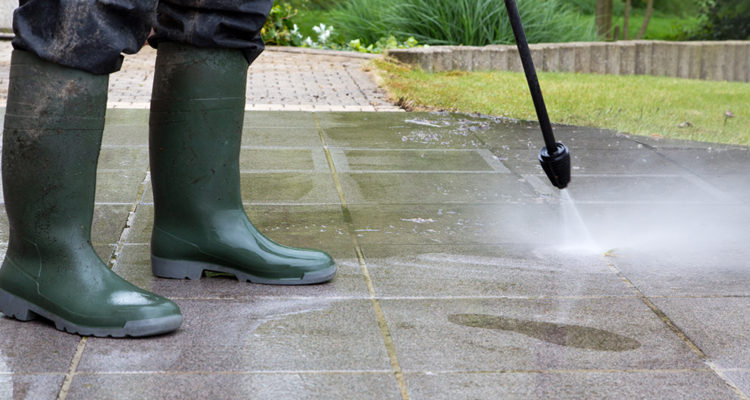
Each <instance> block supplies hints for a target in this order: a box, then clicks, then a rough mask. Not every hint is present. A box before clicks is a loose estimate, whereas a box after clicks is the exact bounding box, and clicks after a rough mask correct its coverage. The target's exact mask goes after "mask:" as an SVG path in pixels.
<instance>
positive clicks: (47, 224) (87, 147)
mask: <svg viewBox="0 0 750 400" xmlns="http://www.w3.org/2000/svg"><path fill="white" fill-rule="evenodd" d="M43 3H47V5H48V7H50V8H51V9H50V8H45V12H44V13H42V14H37V15H36V16H37V17H39V19H35V18H34V16H35V14H34V12H35V10H40V9H38V8H37V9H35V7H40V6H42V5H45V4H43ZM94 3H95V2H94V1H91V2H84V1H77V2H75V3H73V2H72V1H70V2H68V1H64V0H59V1H56V2H50V1H47V2H44V1H36V0H30V1H25V2H23V5H22V6H21V8H20V9H19V10H18V11H17V12H16V17H17V18H16V27H17V28H19V29H18V30H17V32H18V33H19V35H18V36H17V38H16V42H18V43H21V44H22V46H23V45H24V44H25V45H29V44H31V45H32V46H31V49H30V51H24V50H21V49H16V50H14V51H13V56H12V59H11V68H10V79H9V88H8V100H7V109H6V113H5V124H4V132H3V146H2V152H3V155H2V172H3V174H2V175H3V176H2V179H3V193H4V198H5V209H6V212H7V214H8V225H9V227H10V229H9V231H10V232H9V235H8V236H9V241H8V248H7V251H6V253H5V259H4V261H3V264H2V267H0V312H2V313H3V314H4V315H6V316H9V317H15V318H16V319H19V320H23V321H27V320H30V319H33V318H35V317H37V316H41V317H44V318H46V319H49V320H51V321H53V322H54V323H55V326H56V327H57V329H60V330H65V331H67V332H72V333H79V334H81V335H94V336H117V337H120V336H148V335H154V334H159V333H165V332H169V331H173V330H175V329H177V328H178V327H179V326H180V324H181V322H182V315H181V313H180V310H179V308H178V307H177V305H176V304H174V303H173V302H171V301H170V300H168V299H165V298H163V297H160V296H157V295H155V294H153V293H149V292H147V291H145V290H141V289H139V288H138V287H136V286H134V285H132V284H130V283H129V282H127V281H125V280H124V279H122V278H120V277H119V276H118V275H116V274H115V273H114V272H112V271H111V270H110V269H109V268H108V267H107V265H106V264H105V263H104V262H102V260H101V259H100V258H99V256H98V255H97V253H96V252H95V251H94V248H93V245H92V241H91V223H92V219H93V211H94V198H95V188H96V169H97V160H98V156H99V149H100V144H101V140H102V130H103V128H104V115H105V111H106V106H107V83H108V78H109V77H108V75H107V74H106V72H111V70H112V69H113V68H116V67H117V65H119V64H118V63H119V53H118V52H117V51H115V52H112V51H110V50H107V49H104V50H103V49H102V46H104V45H105V44H106V43H105V42H97V43H94V44H92V43H93V42H92V40H94V39H92V38H89V37H88V36H89V34H91V33H92V32H94V33H96V32H97V29H99V28H102V27H103V26H105V25H107V24H106V23H107V21H106V20H102V19H99V17H101V15H100V14H101V13H102V8H104V7H103V6H101V4H100V3H101V2H96V5H97V7H94ZM110 3H111V4H114V3H116V2H115V1H110ZM84 4H88V7H89V8H88V9H87V8H86V7H84ZM87 10H88V11H91V12H90V13H88V11H87ZM115 11H116V10H115ZM37 12H38V11H37ZM45 13H49V14H45ZM52 15H55V16H57V17H58V18H59V19H55V18H52V17H51V16H52ZM74 15H76V16H77V17H80V19H76V18H74ZM117 22H118V20H117V19H116V18H115V19H114V20H113V21H112V24H111V25H108V26H110V27H116V26H117ZM68 24H73V26H76V27H78V28H80V31H78V32H72V31H70V30H67V29H63V27H70V26H69V25H68ZM58 31H59V32H60V36H59V37H56V36H54V32H58ZM84 37H85V38H84ZM78 38H84V39H81V40H79V39H78ZM102 39H104V38H103V37H100V38H99V39H97V40H102ZM87 46H94V47H87ZM63 49H67V50H63ZM89 50H90V51H93V52H94V53H96V54H95V56H92V57H89V56H90V55H91V54H92V53H90V52H89ZM118 51H119V50H118ZM35 52H39V53H41V54H43V55H46V56H47V57H48V58H53V59H56V60H61V61H63V62H66V63H71V64H74V65H77V66H78V67H79V68H72V67H68V66H64V65H61V64H59V63H56V62H51V61H47V60H44V59H42V58H40V57H39V56H37V55H36V54H35ZM97 52H101V54H100V53H97ZM85 69H90V70H97V71H102V72H104V73H102V74H93V73H91V72H89V71H86V70H85Z"/></svg>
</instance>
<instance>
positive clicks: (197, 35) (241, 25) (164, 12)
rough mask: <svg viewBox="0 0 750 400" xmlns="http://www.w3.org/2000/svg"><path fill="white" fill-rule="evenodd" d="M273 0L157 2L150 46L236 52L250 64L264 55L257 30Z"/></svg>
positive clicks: (261, 41) (180, 0)
mask: <svg viewBox="0 0 750 400" xmlns="http://www.w3.org/2000/svg"><path fill="white" fill-rule="evenodd" d="M272 6H273V0H160V1H159V7H158V12H157V19H156V23H155V25H154V31H155V35H154V36H152V37H151V38H149V43H150V44H151V45H152V46H154V47H158V45H159V43H160V42H176V43H183V44H188V45H192V46H195V47H200V48H212V49H237V50H241V51H242V54H243V55H244V56H245V59H246V60H247V62H248V63H249V64H251V63H252V62H253V61H254V60H255V58H257V57H258V56H259V55H260V53H261V52H262V51H263V40H262V39H261V38H260V30H261V28H263V24H264V23H265V22H266V18H267V17H268V13H269V12H270V11H271V7H272Z"/></svg>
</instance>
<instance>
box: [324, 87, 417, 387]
mask: <svg viewBox="0 0 750 400" xmlns="http://www.w3.org/2000/svg"><path fill="white" fill-rule="evenodd" d="M358 86H359V85H358ZM360 90H361V89H360ZM313 118H314V119H315V126H316V127H317V129H318V135H319V136H320V141H321V143H322V145H323V151H324V152H325V154H326V159H327V161H328V167H329V168H330V170H331V171H330V172H331V177H332V178H333V182H334V184H335V185H336V190H337V191H338V195H339V199H340V200H341V212H342V213H343V214H344V221H345V222H346V224H347V225H348V227H349V236H350V237H351V240H352V244H353V245H354V250H355V252H356V254H357V261H358V262H359V265H360V268H361V269H362V275H363V276H364V278H365V283H366V285H367V291H368V293H369V294H370V301H371V302H372V308H373V311H374V312H375V317H376V319H377V322H378V327H379V328H380V335H381V337H382V338H383V343H384V344H385V348H386V352H387V353H388V359H389V360H390V364H391V369H392V370H393V375H394V377H395V378H396V383H397V384H398V389H399V392H400V394H401V399H402V400H410V397H409V389H408V387H407V385H406V378H405V377H404V373H403V371H402V369H401V365H400V363H399V361H398V356H397V355H396V346H395V344H394V343H393V337H392V336H391V331H390V329H389V328H388V321H387V320H386V318H385V313H384V312H383V308H382V307H381V306H380V300H378V298H377V296H376V293H375V286H374V285H373V283H372V277H371V276H370V272H369V270H368V268H367V263H366V262H365V257H364V253H363V252H362V248H361V247H360V245H359V240H357V235H356V234H355V232H354V221H353V219H352V215H351V212H350V211H349V206H348V204H347V201H346V196H345V195H344V188H343V186H341V180H340V179H339V176H338V173H337V172H336V166H335V164H334V163H333V156H332V155H331V152H330V150H329V148H328V144H327V143H326V139H325V135H324V134H323V128H322V127H321V126H320V120H318V117H317V115H315V114H314V113H313Z"/></svg>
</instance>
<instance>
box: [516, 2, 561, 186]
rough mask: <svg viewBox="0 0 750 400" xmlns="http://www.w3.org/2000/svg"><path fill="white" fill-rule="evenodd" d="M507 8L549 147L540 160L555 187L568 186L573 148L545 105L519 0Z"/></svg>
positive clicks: (540, 153) (540, 123) (543, 133)
mask: <svg viewBox="0 0 750 400" xmlns="http://www.w3.org/2000/svg"><path fill="white" fill-rule="evenodd" d="M505 9H506V10H508V18H510V26H511V27H512V28H513V34H514V35H515V37H516V46H518V54H519V55H520V56H521V64H523V70H524V72H525V73H526V82H528V83H529V91H530V92H531V98H532V99H533V100H534V108H535V109H536V116H537V118H538V119H539V126H540V127H541V128H542V136H544V144H545V147H542V150H541V151H540V152H539V163H540V164H541V165H542V169H543V170H544V173H546V174H547V177H548V178H549V180H550V182H552V184H553V185H554V186H555V187H557V188H559V189H564V188H565V187H566V186H568V183H570V150H568V148H567V147H565V145H564V144H562V143H560V142H556V141H555V135H554V134H553V132H552V124H550V122H549V116H548V115H547V107H545V105H544V97H542V89H541V88H540V87H539V79H538V78H537V76H536V69H535V68H534V61H533V60H532V59H531V51H529V44H528V43H527V42H526V33H525V32H524V30H523V24H522V23H521V15H520V14H519V13H518V6H516V1H515V0H505ZM550 149H551V150H550Z"/></svg>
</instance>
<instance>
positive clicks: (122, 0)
mask: <svg viewBox="0 0 750 400" xmlns="http://www.w3.org/2000/svg"><path fill="white" fill-rule="evenodd" d="M156 4H157V0H107V1H106V2H104V1H98V0H21V1H20V6H19V7H18V8H17V9H16V11H15V12H14V14H13V31H14V32H15V34H16V37H15V38H14V39H13V47H14V48H16V49H19V50H26V51H29V52H32V53H34V54H36V55H37V56H39V57H40V58H41V59H43V60H46V61H50V62H53V63H55V64H58V65H62V66H66V67H71V68H75V69H79V70H83V71H86V72H90V73H93V74H109V73H112V72H115V71H118V70H119V69H120V66H121V65H122V59H123V57H122V55H121V53H125V54H134V53H136V52H137V51H138V50H139V49H140V48H141V47H142V46H143V43H145V41H146V37H148V34H149V32H150V30H151V26H152V25H153V24H154V20H155V10H156Z"/></svg>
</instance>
